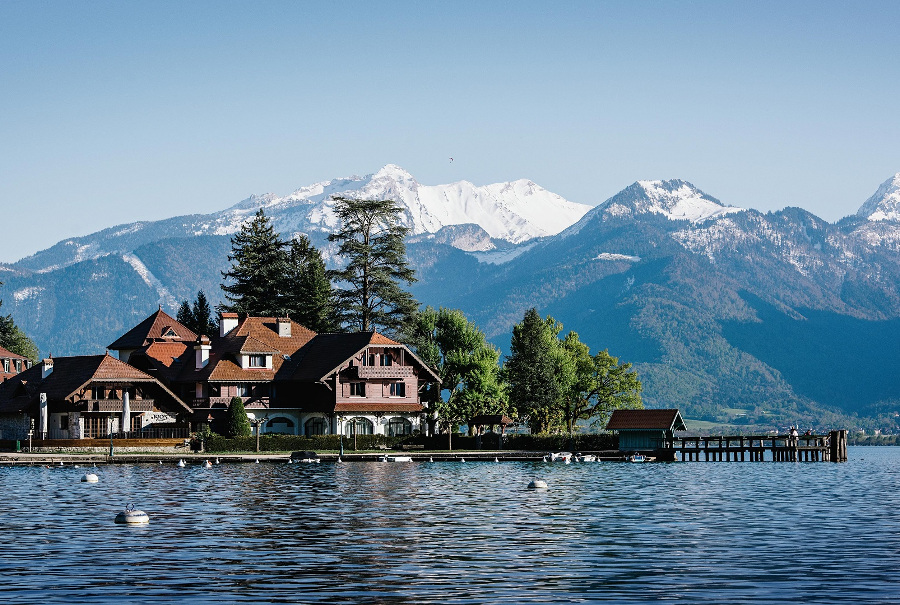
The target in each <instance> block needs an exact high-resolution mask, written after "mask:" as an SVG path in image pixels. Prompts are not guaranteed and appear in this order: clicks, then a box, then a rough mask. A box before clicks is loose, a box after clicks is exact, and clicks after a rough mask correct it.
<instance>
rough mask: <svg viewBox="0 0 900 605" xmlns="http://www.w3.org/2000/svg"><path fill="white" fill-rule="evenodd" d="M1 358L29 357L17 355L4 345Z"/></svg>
mask: <svg viewBox="0 0 900 605" xmlns="http://www.w3.org/2000/svg"><path fill="white" fill-rule="evenodd" d="M0 359H27V358H26V357H23V356H22V355H17V354H15V353H13V352H12V351H10V350H9V349H4V348H3V347H0Z"/></svg>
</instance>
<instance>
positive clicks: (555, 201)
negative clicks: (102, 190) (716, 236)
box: [15, 164, 591, 271]
mask: <svg viewBox="0 0 900 605" xmlns="http://www.w3.org/2000/svg"><path fill="white" fill-rule="evenodd" d="M333 196H340V197H349V198H359V199H392V200H395V201H396V202H398V203H399V204H400V205H401V207H402V208H403V222H404V224H405V225H406V226H407V227H409V228H410V229H411V233H412V235H423V234H429V233H437V232H438V231H440V230H441V229H442V228H445V227H450V226H456V225H478V226H480V227H481V229H482V230H483V231H485V232H486V233H487V234H488V236H489V237H490V238H494V239H496V240H503V241H506V242H510V243H513V244H518V243H521V242H525V241H528V240H531V239H534V238H538V237H545V236H549V235H554V234H556V233H559V232H560V231H562V230H563V229H565V228H566V227H568V226H569V225H571V224H572V223H574V222H575V221H577V220H578V219H580V218H581V217H582V216H583V215H584V214H585V213H586V212H587V211H588V210H590V209H591V206H588V205H585V204H577V203H574V202H570V201H568V200H566V199H564V198H563V197H561V196H559V195H557V194H555V193H551V192H550V191H547V190H546V189H544V188H542V187H540V186H539V185H537V184H535V183H533V182H531V181H528V180H518V181H513V182H510V183H496V184H493V185H485V186H476V185H473V184H472V183H469V182H468V181H460V182H457V183H450V184H448V185H422V184H420V183H419V182H417V181H416V179H415V178H413V176H412V175H411V174H410V173H408V172H407V171H405V170H403V169H402V168H400V167H399V166H395V165H393V164H388V165H387V166H385V167H384V168H382V169H381V170H379V171H378V172H376V173H374V174H370V175H367V176H362V177H359V176H353V177H349V178H342V179H333V180H330V181H324V182H321V183H315V184H313V185H308V186H306V187H302V188H300V189H297V190H296V191H294V192H293V193H291V194H289V195H286V196H283V197H279V196H277V195H275V194H271V193H268V194H265V195H254V196H251V197H249V198H247V199H245V200H243V201H241V202H239V203H237V204H235V205H234V206H232V207H230V208H228V209H227V210H223V211H221V212H217V213H213V214H208V215H189V216H181V217H176V218H172V219H166V220H162V221H154V222H137V223H131V224H128V225H119V226H117V227H112V228H109V229H104V230H103V231H99V232H97V233H93V234H91V235H87V236H84V237H79V238H73V239H70V240H66V241H63V242H60V243H59V244H56V245H55V246H53V247H52V248H49V249H47V250H44V251H41V252H38V253H37V254H35V255H34V256H31V257H28V258H25V259H22V260H21V261H19V262H18V263H15V266H17V267H20V268H22V269H27V270H30V271H48V270H53V269H57V268H61V267H66V266H69V265H71V264H73V263H76V262H80V261H83V260H88V259H93V258H99V257H101V256H104V255H107V254H123V253H128V252H130V251H132V250H134V249H135V248H136V247H138V246H140V245H143V244H145V243H148V242H152V241H157V240H159V239H162V238H164V237H190V236H200V235H231V234H233V233H236V232H237V231H239V230H240V228H241V225H243V224H244V222H246V221H247V220H249V219H250V218H252V216H253V215H254V214H255V213H256V211H257V209H258V208H263V209H264V210H265V212H266V214H267V215H268V216H269V217H271V218H272V220H273V222H274V224H275V227H276V229H277V230H278V231H280V232H281V233H284V234H289V235H290V234H296V233H306V234H309V235H310V236H311V237H312V238H313V239H314V241H316V242H319V241H321V240H323V237H322V236H324V235H325V234H328V233H333V232H334V230H335V229H336V228H337V219H336V217H335V215H334V201H333V199H332V197H333ZM485 247H486V248H485ZM493 247H494V244H493V243H490V242H488V243H487V244H483V245H482V248H484V249H492V248H493Z"/></svg>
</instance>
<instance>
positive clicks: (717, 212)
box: [635, 179, 743, 223]
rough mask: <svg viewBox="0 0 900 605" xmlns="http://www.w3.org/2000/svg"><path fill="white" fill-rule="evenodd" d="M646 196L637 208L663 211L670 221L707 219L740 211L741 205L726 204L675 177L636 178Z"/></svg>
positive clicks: (698, 221)
mask: <svg viewBox="0 0 900 605" xmlns="http://www.w3.org/2000/svg"><path fill="white" fill-rule="evenodd" d="M635 185H637V186H638V187H639V188H640V189H642V190H643V193H644V196H645V200H643V203H637V204H636V206H640V208H636V210H643V211H644V212H653V213H655V214H662V215H663V216H665V217H666V218H668V219H671V220H673V221H684V220H687V221H691V222H693V223H700V222H703V221H705V220H707V219H710V218H714V217H720V216H725V215H726V214H732V213H734V212H742V211H743V208H736V207H734V206H726V205H724V204H722V202H720V201H719V200H717V199H716V198H714V197H711V196H709V195H706V194H705V193H703V192H702V191H700V190H699V189H697V188H696V187H694V186H693V185H691V184H690V183H688V182H686V181H681V180H678V179H674V180H670V181H638V182H637V183H635Z"/></svg>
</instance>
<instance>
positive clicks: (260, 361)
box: [247, 355, 266, 368]
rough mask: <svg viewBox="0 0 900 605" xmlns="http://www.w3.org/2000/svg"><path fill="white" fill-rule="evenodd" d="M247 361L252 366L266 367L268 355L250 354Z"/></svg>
mask: <svg viewBox="0 0 900 605" xmlns="http://www.w3.org/2000/svg"><path fill="white" fill-rule="evenodd" d="M247 363H248V364H249V367H251V368H264V367H266V356H265V355H248V356H247Z"/></svg>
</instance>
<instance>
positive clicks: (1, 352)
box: [0, 347, 31, 382]
mask: <svg viewBox="0 0 900 605" xmlns="http://www.w3.org/2000/svg"><path fill="white" fill-rule="evenodd" d="M29 367H31V362H30V361H29V360H28V358H27V357H23V356H22V355H17V354H16V353H13V352H12V351H10V350H8V349H4V348H3V347H0V382H3V381H4V380H6V379H7V378H12V377H13V376H15V375H16V374H18V373H19V372H22V371H24V370H27V369H28V368H29Z"/></svg>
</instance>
